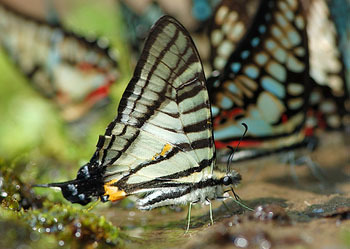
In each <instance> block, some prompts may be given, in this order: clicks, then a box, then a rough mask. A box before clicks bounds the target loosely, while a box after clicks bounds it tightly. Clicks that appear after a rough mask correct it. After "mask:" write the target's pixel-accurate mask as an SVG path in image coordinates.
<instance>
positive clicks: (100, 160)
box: [46, 16, 241, 209]
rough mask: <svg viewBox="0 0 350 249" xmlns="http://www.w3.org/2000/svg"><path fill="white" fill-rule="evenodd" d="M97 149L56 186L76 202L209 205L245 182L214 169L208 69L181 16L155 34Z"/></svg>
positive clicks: (160, 26)
mask: <svg viewBox="0 0 350 249" xmlns="http://www.w3.org/2000/svg"><path fill="white" fill-rule="evenodd" d="M96 147H97V149H96V152H95V154H94V156H93V157H92V158H91V160H90V162H89V163H87V164H86V165H84V166H83V167H82V168H81V169H80V170H79V171H78V176H77V178H76V179H75V180H73V181H68V182H65V183H51V184H48V185H46V186H47V187H59V188H61V190H62V192H63V195H64V197H65V198H66V199H68V200H69V201H71V202H76V203H80V204H82V205H85V204H87V203H88V202H90V201H92V200H93V199H96V198H100V199H101V200H102V201H117V200H120V199H123V198H125V197H127V196H129V195H134V194H136V195H139V196H140V198H139V200H138V202H137V205H138V207H139V208H140V209H152V208H155V207H159V206H164V205H171V204H175V205H176V204H185V203H197V202H206V201H208V200H212V199H216V198H218V197H222V195H223V194H224V191H225V190H224V189H225V188H226V186H227V187H230V186H234V185H236V184H238V183H239V181H240V179H241V177H240V175H239V174H238V173H237V172H235V171H232V172H228V173H226V174H224V173H219V172H216V171H215V170H214V165H215V146H214V141H213V131H212V122H211V112H210V103H209V96H208V92H207V88H206V83H205V77H204V73H203V67H202V64H201V61H200V58H199V55H198V52H197V50H196V47H195V46H194V44H193V41H192V39H191V37H190V35H189V34H188V32H187V31H186V30H185V28H184V27H183V26H182V25H181V24H179V23H178V22H177V21H176V20H175V19H173V18H171V17H169V16H164V17H162V18H161V19H160V20H159V21H158V22H157V23H156V24H155V25H154V26H153V28H152V29H151V31H150V34H149V36H148V39H147V40H146V43H145V46H144V50H143V52H142V54H141V57H140V59H139V61H138V64H137V66H136V69H135V72H134V76H133V78H132V79H131V81H130V82H129V84H128V86H127V88H126V90H125V92H124V94H123V96H122V99H121V101H120V104H119V107H118V115H117V117H116V118H115V119H114V120H113V121H112V122H111V123H110V124H109V125H108V127H107V129H106V132H105V134H104V135H103V136H100V137H99V140H98V142H97V145H96Z"/></svg>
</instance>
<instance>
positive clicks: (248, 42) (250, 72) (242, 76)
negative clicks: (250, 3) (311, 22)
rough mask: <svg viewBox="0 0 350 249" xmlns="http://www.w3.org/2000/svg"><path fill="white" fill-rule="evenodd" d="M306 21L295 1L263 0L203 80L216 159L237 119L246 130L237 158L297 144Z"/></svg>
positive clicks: (234, 139)
mask: <svg viewBox="0 0 350 249" xmlns="http://www.w3.org/2000/svg"><path fill="white" fill-rule="evenodd" d="M305 29H306V21H305V16H304V15H303V11H302V7H301V4H300V2H299V1H298V0H276V1H274V0H263V1H261V2H260V3H259V8H258V10H257V12H256V15H255V17H254V20H253V21H252V23H251V24H250V27H249V29H248V30H247V31H246V34H245V35H244V37H243V38H242V39H241V40H240V41H239V43H238V44H237V46H236V49H235V50H234V51H233V52H232V53H231V54H230V56H229V58H228V60H227V62H226V64H225V66H224V68H223V69H222V70H221V71H220V72H219V74H217V75H212V76H211V77H210V78H209V79H208V84H209V86H208V88H209V93H210V99H211V102H212V113H213V125H214V138H215V144H216V148H217V154H218V160H220V161H226V160H227V156H228V155H229V150H228V149H227V146H235V145H236V144H237V143H238V140H239V137H240V135H239V134H241V126H240V123H242V122H244V123H246V124H247V125H248V127H249V131H248V132H247V136H246V137H245V139H244V141H243V142H242V144H241V146H240V150H239V151H238V152H237V153H236V154H235V159H234V160H242V159H246V158H253V157H257V156H260V155H264V154H267V153H270V152H274V151H279V150H285V149H286V148H291V147H294V146H298V145H302V144H304V143H305V142H306V140H307V134H308V130H307V127H306V126H305V120H306V111H307V108H308V99H309V95H310V90H311V87H312V86H311V82H310V81H309V57H308V46H307V36H306V31H305Z"/></svg>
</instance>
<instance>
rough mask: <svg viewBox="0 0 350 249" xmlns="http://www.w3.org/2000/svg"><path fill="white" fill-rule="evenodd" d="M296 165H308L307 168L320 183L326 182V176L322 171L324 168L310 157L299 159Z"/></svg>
mask: <svg viewBox="0 0 350 249" xmlns="http://www.w3.org/2000/svg"><path fill="white" fill-rule="evenodd" d="M296 164H297V165H300V164H306V166H307V167H308V168H309V169H310V171H311V173H312V174H313V175H314V176H315V177H316V178H317V179H318V180H319V181H320V182H325V181H326V179H325V174H324V172H323V171H322V168H321V167H320V165H319V164H318V163H316V162H314V161H312V159H311V158H310V156H302V157H299V158H297V160H296Z"/></svg>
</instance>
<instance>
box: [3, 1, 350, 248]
mask: <svg viewBox="0 0 350 249" xmlns="http://www.w3.org/2000/svg"><path fill="white" fill-rule="evenodd" d="M315 1H316V2H317V0H315ZM342 1H343V0H342ZM222 2H224V3H225V5H227V6H230V4H232V3H233V1H231V0H222V1H219V0H203V1H200V0H192V1H189V0H177V1H169V0H158V1H151V0H142V1H138V0H124V1H115V0H99V1H93V0H30V1H28V0H0V45H1V46H0V196H1V201H2V206H1V210H0V212H1V214H0V241H1V240H2V239H3V241H5V242H4V243H3V244H1V243H2V242H0V248H2V247H4V248H5V247H6V248H34V247H36V248H47V247H45V243H39V242H38V241H41V240H42V239H43V237H42V235H40V236H41V237H40V236H39V235H38V234H37V233H33V231H39V234H45V233H46V234H50V233H51V232H52V233H54V234H56V235H57V234H58V235H57V237H55V238H54V239H52V238H51V237H49V238H46V237H45V241H46V242H47V241H49V242H50V243H49V245H50V246H52V248H55V247H58V248H62V247H65V246H67V248H82V247H85V248H107V247H109V246H115V245H120V246H121V247H123V246H124V245H123V243H124V244H127V243H128V242H129V243H130V241H132V243H130V244H129V245H128V244H127V245H128V246H126V247H129V248H135V247H139V246H140V245H143V244H142V243H144V242H140V241H138V240H137V238H138V239H139V238H142V239H148V240H153V242H154V243H155V245H154V248H165V247H170V245H171V247H173V248H176V247H178V245H179V241H180V243H182V242H183V243H185V242H189V241H190V239H189V238H188V237H183V236H182V235H183V227H184V224H185V223H186V219H184V217H185V216H184V214H185V212H186V210H185V208H170V209H169V208H161V209H159V210H158V209H157V210H154V211H151V212H150V214H147V217H146V215H145V214H144V213H142V212H141V211H136V209H135V207H134V205H133V204H132V202H130V201H129V200H126V201H124V202H122V203H119V204H109V205H99V206H98V207H97V208H95V209H93V211H91V212H90V209H92V208H93V205H91V206H88V207H81V206H79V205H72V204H70V203H68V202H66V201H65V200H63V197H62V195H61V193H60V192H55V191H51V190H48V189H36V190H35V192H33V190H31V189H30V185H31V184H35V183H38V184H39V183H49V182H60V181H66V180H68V179H74V178H75V177H76V174H77V170H78V169H79V168H80V166H82V165H83V164H85V163H86V162H87V161H89V160H90V158H91V156H92V155H93V153H94V152H95V149H96V143H97V140H98V135H101V134H104V132H105V129H106V127H107V125H108V124H109V123H110V122H111V121H112V120H113V119H114V117H115V116H116V114H117V106H118V103H119V100H120V98H121V95H122V93H123V91H124V89H125V87H126V85H127V83H128V82H129V80H130V79H131V77H132V73H133V70H134V67H135V65H136V62H137V59H138V56H139V54H140V51H141V49H142V47H143V40H144V39H145V37H146V36H147V34H148V30H149V28H150V27H151V26H152V25H153V23H154V22H155V21H156V20H158V18H159V17H160V16H162V15H163V14H164V13H166V14H170V15H173V16H175V17H176V18H177V19H178V20H179V21H180V22H181V23H182V24H183V25H184V26H185V27H186V28H187V29H188V30H189V31H190V33H191V36H192V38H193V39H194V41H195V44H196V46H197V47H198V50H199V53H200V56H201V58H202V60H203V64H204V67H205V72H206V75H207V76H209V75H213V72H215V71H218V70H219V71H220V70H222V69H223V64H222V63H221V62H220V60H224V61H225V62H226V60H227V59H228V56H227V54H230V53H231V52H232V51H233V49H234V48H235V47H236V45H237V44H238V43H239V40H240V38H242V37H244V34H245V32H246V31H247V29H248V27H249V25H250V23H251V22H252V19H253V15H254V14H255V12H256V9H257V6H258V2H259V1H258V0H236V1H235V3H236V5H234V7H233V8H236V10H237V13H239V14H240V16H239V18H240V19H239V21H237V22H236V21H235V20H233V19H234V18H235V17H232V16H231V17H228V18H227V19H228V20H226V21H227V22H228V23H229V24H228V25H227V26H230V25H231V26H233V24H235V25H236V26H235V27H236V28H235V35H236V36H234V37H233V38H232V40H230V42H231V43H232V47H230V49H231V50H230V51H229V53H226V55H225V54H222V53H221V52H220V49H219V47H220V45H217V46H214V45H213V43H211V42H210V39H211V37H210V36H209V35H208V30H209V29H210V30H215V29H217V28H218V29H220V26H219V25H218V26H219V27H217V26H215V25H216V24H213V23H212V22H211V18H212V16H213V14H214V13H215V9H216V7H217V6H218V5H219V4H220V3H222ZM304 2H308V1H304ZM328 2H329V3H330V2H332V3H333V2H334V3H335V2H337V1H328ZM339 2H340V1H339ZM339 2H338V5H339ZM345 2H346V3H347V4H346V5H344V6H345V7H344V8H343V9H347V8H348V6H349V2H348V1H347V0H345ZM338 5H336V4H334V6H338ZM338 7H339V6H338ZM341 7H342V5H341V4H340V8H338V9H337V10H338V11H340V12H341V9H342V8H341ZM340 12H339V13H340ZM347 13H348V12H347ZM339 15H343V16H344V13H342V14H339ZM230 18H232V20H230ZM237 18H238V16H237ZM348 21H349V20H348V19H347V22H348ZM218 22H219V21H218V20H216V23H218ZM230 22H231V23H230ZM345 22H346V21H345ZM237 23H238V25H237ZM339 23H340V24H339V25H340V26H339V27H343V26H344V24H343V23H342V21H339ZM342 25H343V26H342ZM346 25H348V26H349V24H348V23H347V24H345V27H348V26H346ZM17 27H21V29H20V31H18V32H17V31H16V30H17V29H16V28H17ZM227 29H228V28H227ZM344 29H346V28H344ZM311 32H312V31H310V33H311ZM315 32H316V33H318V34H319V33H320V32H318V31H317V30H316V31H315ZM34 33H35V34H38V37H41V38H40V39H38V40H35V39H34V40H31V39H32V36H31V34H34ZM344 33H345V38H343V37H344V36H342V37H339V41H340V43H339V44H340V46H341V47H340V48H341V49H342V51H343V53H342V56H343V58H344V61H345V67H346V68H347V70H346V73H347V77H349V71H350V70H349V65H350V63H347V64H346V62H348V61H349V56H348V53H349V50H348V49H347V48H348V47H349V43H348V41H349V31H348V30H347V31H345V32H344ZM226 35H227V34H226ZM227 36H228V35H227ZM45 39H46V40H45ZM317 39H319V38H316V40H317ZM26 42H29V43H28V44H26ZM221 45H222V44H221ZM309 45H310V44H309ZM51 46H52V47H51ZM316 50H317V47H316ZM344 51H345V52H344ZM220 53H221V54H220ZM217 54H218V55H219V57H220V56H221V57H220V58H219V59H217ZM32 56H33V57H32ZM327 58H328V57H327ZM327 58H323V59H324V60H325V61H327ZM314 61H316V64H317V62H320V59H318V58H317V57H316V59H314ZM321 64H322V65H323V63H321ZM316 75H317V73H316ZM316 77H317V76H316ZM321 78H322V77H321ZM67 79H68V81H67V82H69V84H68V85H67V84H65V82H66V80H67ZM322 79H323V78H322ZM322 79H321V81H322ZM70 83H72V84H70ZM344 89H345V88H344ZM344 89H342V90H344ZM348 89H350V87H348ZM348 109H350V107H348ZM342 134H343V133H341V135H340V137H341V138H340V139H339V135H338V137H337V139H335V136H333V135H331V136H328V137H327V139H324V140H325V141H326V140H327V141H335V145H331V146H329V147H327V148H323V149H321V150H319V151H318V152H317V153H318V154H316V158H317V159H318V160H319V162H322V163H324V164H325V166H326V167H328V168H329V169H330V170H329V171H327V172H330V174H329V176H330V177H331V178H332V181H333V182H336V184H339V185H337V186H336V187H334V186H333V185H332V187H330V186H328V185H322V186H321V187H320V184H319V182H317V181H315V180H314V179H311V180H310V178H309V177H308V174H306V173H305V171H304V170H298V172H299V173H301V175H303V176H304V173H305V175H307V176H305V177H301V179H300V180H301V182H304V183H306V185H302V184H300V185H299V183H298V184H296V183H295V182H293V181H291V180H290V179H289V178H288V170H286V169H285V168H283V167H280V165H279V166H277V167H276V165H277V164H281V163H278V162H276V161H273V162H272V163H271V162H270V161H268V162H264V163H262V164H263V165H264V167H270V168H269V170H266V169H267V168H262V167H261V169H262V170H261V169H258V170H256V168H255V169H252V171H250V170H246V169H244V170H243V175H244V177H247V179H251V180H250V185H249V181H248V184H247V183H244V184H246V185H244V184H243V186H242V188H241V189H239V191H240V193H241V194H242V196H243V198H245V199H247V200H248V199H249V201H248V204H250V205H251V206H252V207H253V206H258V205H260V204H261V205H262V204H264V203H272V204H276V203H277V204H278V205H280V206H282V207H283V208H286V210H288V211H291V213H289V215H290V217H292V219H293V222H295V223H297V222H300V223H302V222H309V221H311V220H312V218H310V217H318V216H317V215H318V213H317V212H318V211H317V210H321V209H323V211H324V212H325V211H327V210H329V211H334V210H336V208H337V207H339V206H350V196H349V194H348V193H350V189H349V188H350V186H349V176H350V167H349V151H348V149H347V148H346V147H345V145H344V141H343V140H342V139H343V137H342ZM339 141H340V142H339ZM338 142H339V143H338ZM330 149H332V150H333V151H336V152H337V153H334V155H332V156H328V155H329V154H332V153H329V152H330ZM331 152H332V151H331ZM332 160H333V161H332ZM256 164H257V163H256V162H255V165H256ZM258 164H259V166H260V164H261V163H260V162H259V163H258ZM255 165H254V166H255ZM286 171H287V172H286ZM257 175H259V176H258V177H257ZM245 179H246V178H245ZM252 179H254V180H252ZM334 185H335V184H334ZM284 188H285V189H284ZM257 190H260V191H257ZM282 190H283V191H282ZM11 191H12V192H11ZM259 192H260V193H259ZM261 192H263V193H261ZM11 193H12V194H13V195H11ZM265 193H266V196H268V197H266V198H261V196H262V195H263V194H265ZM344 193H345V194H344ZM342 194H344V195H342ZM287 197H288V198H289V199H287ZM131 199H132V198H131ZM290 203H291V204H290ZM231 204H232V203H231ZM289 204H290V205H289ZM321 204H322V205H323V204H324V206H322V205H321ZM317 205H319V206H317ZM110 206H113V208H112V209H108V208H109V207H110ZM118 207H121V208H118ZM217 207H218V209H217V212H214V216H215V215H216V216H215V217H218V218H220V219H225V218H227V217H230V219H231V220H225V221H224V222H221V223H220V224H218V226H216V227H215V229H217V230H216V231H215V232H213V233H210V232H209V234H204V235H202V234H200V236H197V237H196V239H195V240H194V241H196V243H197V244H188V245H187V248H199V247H196V246H198V245H201V246H203V247H200V248H205V247H204V246H207V248H209V246H211V245H210V243H209V242H208V243H207V244H206V245H203V244H201V241H203V240H201V238H203V236H204V237H207V236H208V238H210V239H211V240H212V241H216V240H217V241H223V243H227V244H225V245H227V246H228V247H227V248H229V247H230V246H231V245H232V243H233V242H232V241H236V240H234V238H233V237H232V236H233V235H232V233H227V229H231V228H228V227H232V226H233V227H235V225H234V224H239V223H240V221H238V220H239V219H240V218H237V217H236V216H233V214H236V213H240V212H241V211H240V210H239V209H238V208H235V209H234V210H231V211H227V210H226V209H225V208H224V207H223V206H222V205H220V206H217ZM331 207H332V208H331ZM293 208H294V209H295V210H297V211H300V210H301V211H300V212H302V213H301V214H300V213H296V212H297V211H295V210H294V209H293ZM327 208H328V209H327ZM24 210H25V211H24ZM28 210H30V211H28ZM204 210H205V211H207V208H204ZM315 210H316V211H315ZM13 211H15V212H13ZM273 212H275V213H276V212H277V216H278V215H280V213H278V212H280V209H277V211H276V210H275V209H273ZM293 212H294V213H293ZM342 212H343V211H342ZM194 213H197V214H200V215H202V216H200V217H197V219H196V218H195V219H194V225H193V226H194V229H196V232H199V231H201V230H204V229H203V228H204V227H206V225H207V223H209V222H208V217H207V216H208V215H207V213H205V214H204V211H203V209H202V208H200V207H199V208H198V209H197V210H196V209H195V210H194ZM340 213H341V212H340ZM343 213H345V215H344V216H346V217H348V216H349V210H345V211H344V212H343ZM152 214H153V215H152ZM283 214H284V213H283ZM322 215H323V214H322ZM330 215H331V214H330ZM336 215H337V214H336ZM336 215H335V216H336ZM282 216H283V215H282ZM105 217H106V218H105ZM283 217H284V216H283ZM322 217H323V216H322ZM337 217H338V216H337ZM152 218H153V219H152ZM155 218H156V219H155ZM55 219H56V220H55ZM247 219H248V220H249V222H251V220H254V219H253V218H251V217H250V218H247ZM288 219H289V218H288ZM347 219H348V218H347ZM179 220H181V224H179ZM249 222H248V223H249ZM293 222H291V223H293ZM9 224H11V226H13V229H12V230H11V231H12V232H9V231H10V229H5V228H6V227H8V226H9ZM28 224H30V227H31V228H30V229H29V231H27V230H28ZM60 224H61V228H60ZM232 224H233V225H232ZM259 224H260V223H259ZM264 224H265V223H264ZM264 224H263V225H264ZM273 224H274V223H273ZM288 224H289V223H288ZM298 224H299V223H298ZM303 224H304V223H303ZM320 224H321V225H322V224H323V223H322V222H319V221H316V222H313V223H312V224H311V225H310V230H309V231H311V232H310V234H312V236H314V235H315V237H312V236H311V235H310V237H312V238H313V239H314V240H315V241H316V240H317V239H318V238H321V237H322V236H326V235H325V234H326V233H320V234H317V232H315V231H317V229H318V228H319V227H320V226H321V225H320ZM337 224H338V223H337ZM260 225H261V224H260ZM279 225H280V224H278V225H277V227H276V226H275V225H272V226H269V227H268V228H266V227H263V226H261V227H259V229H255V226H256V223H255V221H254V222H252V223H249V224H248V226H247V227H245V228H246V230H245V231H248V232H247V233H245V234H244V237H245V238H247V239H248V238H249V239H250V240H251V241H256V240H257V238H258V239H261V238H263V240H261V243H260V242H259V243H260V244H259V243H258V245H265V244H266V243H265V242H264V241H269V242H271V243H276V244H279V243H280V245H282V247H280V248H287V247H284V246H288V243H289V242H290V241H293V243H294V242H295V241H296V242H295V243H294V244H293V243H292V244H293V245H296V246H297V245H298V243H299V244H302V245H305V244H306V245H307V246H309V245H310V243H311V242H309V241H310V239H309V237H308V238H304V237H303V236H304V235H302V234H301V232H300V234H298V235H295V237H291V236H289V235H290V234H291V232H290V231H292V230H293V229H296V228H295V227H291V228H290V227H289V228H290V230H287V231H285V233H284V231H282V230H283V229H282V228H281V227H280V226H279ZM327 225H329V227H331V228H329V229H330V230H329V231H330V233H329V234H327V236H328V237H327V239H328V241H327V243H328V242H329V241H330V243H331V242H333V241H332V238H331V237H332V236H335V237H336V235H335V234H338V233H339V234H341V235H339V236H340V237H339V241H340V242H339V241H338V240H337V242H336V243H338V244H339V245H340V246H339V247H336V248H341V249H342V248H348V247H347V246H349V247H350V243H349V241H350V240H349V238H350V231H349V229H343V228H341V229H339V230H337V229H338V228H337V227H336V226H335V222H333V220H332V221H331V222H328V223H327ZM62 227H64V228H62ZM119 227H122V228H123V229H122V230H123V231H121V230H120V229H119ZM242 227H244V226H243V225H242ZM242 227H238V230H239V229H241V228H242ZM301 227H302V225H301ZM34 228H35V229H34ZM47 228H50V229H55V230H50V229H49V230H48V231H46V230H45V229H47ZM280 228H281V229H280ZM37 229H39V230H37ZM40 229H42V230H40ZM264 229H266V230H264ZM298 229H299V230H300V229H301V228H300V227H299V228H298ZM302 229H304V227H302ZM327 229H328V227H327ZM257 230H259V231H257ZM277 230H278V231H279V230H281V231H279V232H281V233H282V235H280V234H279V235H278V236H281V238H282V239H280V240H276V241H274V240H273V239H271V238H272V237H273V236H270V235H269V234H274V233H275V232H276V231H277ZM340 230H341V231H340ZM19 231H22V232H23V234H25V236H24V237H23V238H22V237H21V238H20V237H19V236H18V235H16V233H18V234H19ZM62 231H64V233H63V235H62V233H61V232H62ZM124 231H126V233H124ZM217 231H219V232H217ZM222 231H226V232H222ZM251 231H253V235H252V234H251V233H250V232H251ZM261 231H265V232H262V233H261ZM293 231H294V230H293ZM300 231H301V230H300ZM339 231H340V232H339ZM293 233H294V232H293ZM295 233H298V232H295ZM1 234H3V235H1ZM83 234H84V236H83ZM286 234H288V235H286ZM129 235H132V236H133V239H130V237H129ZM236 235H237V231H235V236H236ZM299 235H300V236H299ZM201 236H202V237H201ZM237 236H238V235H237ZM242 236H243V235H242ZM252 236H253V237H252ZM264 236H265V237H264ZM269 236H270V237H269ZM317 236H319V237H317ZM70 237H72V238H70ZM5 238H7V239H6V240H5ZM135 238H136V239H135ZM274 238H275V237H274ZM337 238H338V237H337ZM283 239H284V240H283ZM16 240H17V241H20V240H23V241H26V242H25V243H15V242H14V241H16ZM83 241H84V243H83ZM96 241H98V242H100V241H103V243H100V244H98V243H97V244H96V243H95V242H96ZM230 243H231V244H230ZM264 243H265V244H264ZM322 243H323V241H322V240H321V239H320V240H319V244H318V245H322ZM122 245H123V246H122ZM235 245H236V246H237V244H235ZM318 245H316V247H300V248H319V247H317V246H318ZM237 247H238V246H237ZM241 248H242V247H241ZM246 248H249V247H246ZM252 248H254V247H252ZM259 248H271V247H261V246H260V247H259ZM295 248H296V247H295Z"/></svg>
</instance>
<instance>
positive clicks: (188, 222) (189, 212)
mask: <svg viewBox="0 0 350 249" xmlns="http://www.w3.org/2000/svg"><path fill="white" fill-rule="evenodd" d="M191 209H192V202H190V204H189V206H188V212H187V228H186V231H185V233H188V231H189V230H190V222H191Z"/></svg>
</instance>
